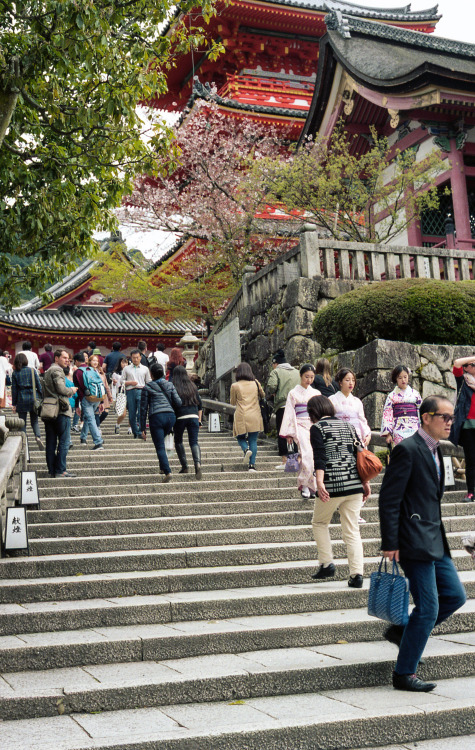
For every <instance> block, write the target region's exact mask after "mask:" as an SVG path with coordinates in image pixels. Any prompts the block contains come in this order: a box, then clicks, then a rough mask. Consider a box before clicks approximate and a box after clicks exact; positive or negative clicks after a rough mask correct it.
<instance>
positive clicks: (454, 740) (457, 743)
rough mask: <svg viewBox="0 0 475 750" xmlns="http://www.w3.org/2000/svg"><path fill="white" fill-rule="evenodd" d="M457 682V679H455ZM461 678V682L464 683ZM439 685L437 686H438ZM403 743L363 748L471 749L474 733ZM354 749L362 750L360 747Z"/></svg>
mask: <svg viewBox="0 0 475 750" xmlns="http://www.w3.org/2000/svg"><path fill="white" fill-rule="evenodd" d="M457 682H458V681H457ZM464 682H466V681H464V680H462V684H464ZM438 687H439V686H438ZM403 743H404V744H399V743H398V744H397V745H394V744H391V745H384V747H383V746H382V745H378V747H370V748H365V749H364V750H447V748H450V750H473V749H474V748H475V734H469V735H459V736H458V737H443V738H441V739H435V738H432V739H430V740H422V741H421V740H418V741H417V742H410V741H408V742H405V741H403ZM355 750H363V748H362V747H360V748H355Z"/></svg>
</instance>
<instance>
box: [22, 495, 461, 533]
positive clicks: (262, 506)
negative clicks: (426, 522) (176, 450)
mask: <svg viewBox="0 0 475 750" xmlns="http://www.w3.org/2000/svg"><path fill="white" fill-rule="evenodd" d="M41 507H42V508H43V507H44V505H43V504H42V505H41ZM273 511H275V512H273ZM470 511H471V513H470ZM261 513H262V514H271V515H269V518H270V517H272V516H275V517H276V518H278V517H281V516H285V514H287V515H288V514H291V517H292V518H294V517H297V516H295V515H294V514H295V513H298V514H299V515H298V518H302V519H305V520H307V521H308V523H311V518H312V514H313V501H312V502H309V501H306V500H303V499H302V498H301V497H300V494H299V495H296V496H295V497H292V498H291V497H285V498H275V499H273V500H249V501H246V500H245V501H226V502H220V501H216V502H210V503H206V502H202V503H200V504H199V505H195V504H192V503H187V504H185V503H177V504H173V503H172V502H170V503H154V504H153V505H145V504H144V505H121V506H117V505H108V506H105V507H100V506H99V507H83V508H61V507H60V508H58V507H54V508H53V509H50V510H30V511H28V521H29V524H36V523H39V524H42V523H45V524H56V523H83V522H91V523H93V522H96V521H121V520H125V519H135V518H140V519H143V518H145V517H146V518H163V519H165V518H166V519H168V520H167V522H166V523H167V524H170V530H178V529H182V528H183V526H182V525H181V524H182V523H185V524H187V523H189V524H192V528H196V529H197V528H199V524H200V523H207V520H200V519H207V518H214V519H216V524H218V526H220V527H221V524H223V527H226V524H229V527H228V528H231V527H232V526H233V525H235V521H234V519H233V518H232V517H235V518H238V517H241V518H242V517H243V516H244V515H245V514H256V515H260V514H261ZM301 514H303V515H301ZM361 515H362V516H363V518H365V519H366V520H367V521H369V522H374V521H377V520H378V518H379V516H378V509H377V507H376V501H375V500H373V498H369V500H368V501H367V502H366V504H365V505H364V506H363V508H362V509H361ZM442 515H443V516H444V518H445V517H448V516H451V517H454V518H455V517H457V518H464V517H467V516H472V517H473V515H475V506H473V505H471V503H463V502H459V503H456V502H453V501H452V502H449V501H448V496H447V494H446V496H445V502H444V503H443V504H442ZM221 516H224V518H221V520H220V517H221ZM184 518H186V519H188V520H186V521H183V520H182V519H184ZM193 519H196V521H194V520H193ZM194 523H196V524H198V525H197V526H195V525H193V524H194ZM174 524H177V525H176V526H174ZM452 530H454V531H455V530H456V529H455V528H454V529H452Z"/></svg>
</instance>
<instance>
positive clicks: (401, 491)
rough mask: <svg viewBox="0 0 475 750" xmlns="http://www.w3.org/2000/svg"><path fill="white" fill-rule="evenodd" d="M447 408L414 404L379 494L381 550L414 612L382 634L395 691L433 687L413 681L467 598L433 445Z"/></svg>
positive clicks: (441, 403) (442, 435) (442, 434)
mask: <svg viewBox="0 0 475 750" xmlns="http://www.w3.org/2000/svg"><path fill="white" fill-rule="evenodd" d="M453 414H454V407H453V405H452V404H451V402H450V401H448V400H447V399H445V398H443V397H442V396H428V397H427V398H426V399H424V401H423V402H422V404H421V407H420V416H421V427H420V429H419V430H418V432H416V433H415V434H414V435H412V437H410V438H407V439H406V440H403V441H402V443H399V445H397V446H396V448H395V449H394V451H393V453H392V455H391V461H390V463H389V466H388V468H387V470H386V473H385V475H384V479H383V483H382V486H381V492H380V494H379V517H380V524H381V539H382V544H381V547H382V549H383V554H384V556H385V557H387V558H388V559H389V560H393V559H395V560H396V561H397V562H400V563H401V566H402V568H403V570H404V573H405V575H406V576H407V578H408V579H409V586H410V591H411V594H412V598H413V600H414V604H415V607H414V609H413V611H412V613H411V616H410V618H409V622H408V624H407V625H406V627H405V628H403V627H401V626H396V625H391V627H389V628H388V630H387V631H386V632H385V634H384V636H385V638H386V639H387V640H389V641H391V642H392V643H396V644H397V645H399V656H398V659H397V662H396V668H395V670H394V672H393V686H394V687H395V688H396V689H398V690H412V691H415V692H429V691H430V690H433V689H434V688H435V687H436V685H435V683H433V682H424V681H423V680H421V679H419V678H418V677H417V676H416V671H417V667H418V664H419V661H420V658H421V656H422V653H423V651H424V648H425V645H426V643H427V640H428V638H429V636H430V634H431V631H432V628H433V627H434V626H435V625H438V624H439V623H440V622H443V621H444V620H446V619H447V617H449V616H450V615H451V614H452V613H453V612H455V611H456V610H457V609H459V608H460V607H461V606H462V605H463V604H464V603H465V600H466V595H465V591H464V588H463V586H462V584H461V582H460V579H459V577H458V575H457V571H456V569H455V566H454V564H453V562H452V559H451V556H450V550H449V545H448V543H447V538H446V536H445V531H444V526H443V524H442V518H441V510H440V502H441V499H442V495H443V494H444V464H443V460H442V453H441V451H440V447H439V440H442V439H447V438H448V436H449V433H450V427H451V425H452V422H453V418H454V417H453Z"/></svg>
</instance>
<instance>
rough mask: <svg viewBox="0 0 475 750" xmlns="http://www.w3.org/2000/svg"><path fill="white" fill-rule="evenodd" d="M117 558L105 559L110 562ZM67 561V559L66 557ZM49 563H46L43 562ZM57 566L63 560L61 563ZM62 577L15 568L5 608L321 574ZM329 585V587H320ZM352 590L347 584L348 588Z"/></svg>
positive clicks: (299, 565)
mask: <svg viewBox="0 0 475 750" xmlns="http://www.w3.org/2000/svg"><path fill="white" fill-rule="evenodd" d="M110 554H111V553H108V554H106V555H105V557H108V556H109V555H110ZM452 558H453V560H454V563H455V565H456V567H457V570H458V571H471V570H472V568H473V566H472V563H471V559H470V557H469V556H468V555H467V554H466V553H465V552H462V551H459V550H455V551H454V552H453V553H452ZM64 559H66V558H64ZM37 560H39V561H40V562H44V561H45V560H44V558H37ZM21 562H22V560H21V558H18V559H7V560H4V561H3V563H4V564H5V568H6V567H8V565H9V564H13V565H14V564H15V563H21ZM379 562H380V557H373V558H367V559H366V560H365V576H369V575H370V573H371V572H372V571H373V570H376V569H377V567H378V565H379ZM56 564H57V561H56ZM57 567H58V568H59V570H58V572H57V574H56V576H53V575H51V576H49V577H42V575H41V571H40V570H39V569H38V570H37V571H36V575H34V574H33V573H34V565H33V569H32V568H29V569H28V570H26V569H25V568H24V567H23V566H22V565H20V566H18V565H17V566H16V567H11V568H9V570H8V571H6V572H7V573H8V575H4V577H3V578H1V579H0V603H2V604H11V603H17V602H22V603H25V604H26V603H28V602H38V601H49V602H51V601H68V600H70V599H73V600H77V599H99V598H111V597H127V596H148V595H157V594H164V593H173V592H192V591H196V592H203V591H216V590H219V589H240V588H242V586H243V583H245V584H246V587H249V588H254V587H255V588H256V590H258V589H259V587H262V586H276V585H295V584H307V583H309V582H310V581H311V576H312V574H313V573H315V571H316V569H317V568H316V563H315V559H310V560H292V561H286V562H272V563H269V564H267V565H266V564H262V563H261V564H258V565H249V564H246V563H244V562H242V563H240V564H239V563H238V564H237V565H227V566H222V567H220V566H214V567H212V568H186V569H183V568H176V569H170V570H159V569H157V568H155V567H153V566H152V567H151V568H149V569H148V570H138V569H133V568H131V569H130V570H119V571H117V572H115V573H109V572H103V573H101V572H96V573H93V572H91V573H87V572H81V571H79V572H77V573H76V574H73V575H67V574H66V571H64V570H63V571H62V570H61V563H59V565H57ZM335 569H336V571H335V580H340V581H341V580H345V579H347V578H348V575H349V570H348V563H347V561H346V560H345V559H340V560H335ZM324 585H325V586H327V585H329V584H328V582H322V583H319V584H318V587H319V588H320V587H322V586H324ZM345 585H346V584H345Z"/></svg>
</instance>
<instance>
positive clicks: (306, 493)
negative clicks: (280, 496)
mask: <svg viewBox="0 0 475 750" xmlns="http://www.w3.org/2000/svg"><path fill="white" fill-rule="evenodd" d="M314 377H315V368H314V366H313V365H302V367H301V368H300V385H296V386H295V388H292V390H291V391H289V394H288V396H287V401H286V404H285V411H284V417H283V419H282V426H281V428H280V435H281V437H284V438H286V439H287V443H288V445H289V446H291V445H292V443H293V442H296V443H297V445H298V448H299V455H300V471H299V474H298V477H297V480H298V488H299V490H300V493H301V495H302V497H303V498H305V499H306V500H308V499H310V498H314V497H315V495H316V491H317V485H316V482H315V476H314V468H313V450H312V445H311V443H310V427H311V426H312V422H311V421H310V417H309V415H308V411H307V403H308V401H309V400H310V399H311V398H312V397H313V396H315V395H317V396H319V395H321V394H320V391H316V390H315V388H311V385H312V383H313V379H314Z"/></svg>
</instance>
